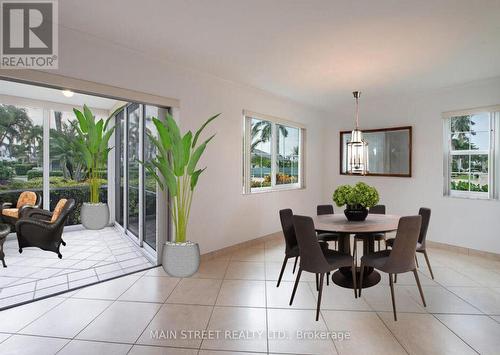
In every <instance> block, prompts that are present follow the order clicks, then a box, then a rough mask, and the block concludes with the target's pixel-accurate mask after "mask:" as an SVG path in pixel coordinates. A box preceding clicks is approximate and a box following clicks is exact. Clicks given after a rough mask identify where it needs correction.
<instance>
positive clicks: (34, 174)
mask: <svg viewBox="0 0 500 355" xmlns="http://www.w3.org/2000/svg"><path fill="white" fill-rule="evenodd" d="M26 175H27V176H28V180H33V179H35V178H41V177H43V171H42V170H40V169H31V170H30V171H28V172H27V173H26Z"/></svg>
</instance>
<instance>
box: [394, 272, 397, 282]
mask: <svg viewBox="0 0 500 355" xmlns="http://www.w3.org/2000/svg"><path fill="white" fill-rule="evenodd" d="M397 282H398V274H394V283H397Z"/></svg>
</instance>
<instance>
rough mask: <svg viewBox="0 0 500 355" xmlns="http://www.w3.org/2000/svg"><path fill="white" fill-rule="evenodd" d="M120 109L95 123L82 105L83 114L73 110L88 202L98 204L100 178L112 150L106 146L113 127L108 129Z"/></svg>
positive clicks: (87, 109)
mask: <svg viewBox="0 0 500 355" xmlns="http://www.w3.org/2000/svg"><path fill="white" fill-rule="evenodd" d="M121 109H122V107H120V108H119V109H117V110H116V111H115V112H113V113H112V114H111V116H109V117H108V118H107V119H106V120H103V119H100V120H98V121H96V117H95V116H94V114H93V113H92V111H90V109H89V108H88V107H87V105H83V112H81V111H80V110H77V109H76V108H74V109H73V112H74V113H75V116H76V118H77V120H78V125H76V126H75V129H76V131H77V133H78V136H77V140H76V145H77V146H78V148H79V150H80V152H81V154H82V156H83V161H84V163H85V166H86V168H87V174H88V182H89V186H90V202H91V203H99V202H100V201H99V190H100V188H101V184H102V176H103V173H104V170H105V168H106V162H107V160H108V154H109V152H110V151H111V150H112V149H113V148H110V147H109V146H108V143H109V139H110V138H111V135H112V134H113V131H114V130H115V127H114V126H113V127H108V125H109V122H110V120H111V118H112V117H113V116H114V115H115V114H116V113H117V112H118V111H119V110H121Z"/></svg>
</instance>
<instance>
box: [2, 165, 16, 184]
mask: <svg viewBox="0 0 500 355" xmlns="http://www.w3.org/2000/svg"><path fill="white" fill-rule="evenodd" d="M12 175H14V171H13V170H12V168H11V167H9V166H5V165H3V164H0V181H9V180H10V179H12Z"/></svg>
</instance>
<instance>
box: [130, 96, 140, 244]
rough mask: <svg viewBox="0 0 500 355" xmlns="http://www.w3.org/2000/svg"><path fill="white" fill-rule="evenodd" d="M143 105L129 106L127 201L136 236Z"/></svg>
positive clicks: (137, 234)
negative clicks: (140, 127)
mask: <svg viewBox="0 0 500 355" xmlns="http://www.w3.org/2000/svg"><path fill="white" fill-rule="evenodd" d="M141 109H142V105H138V104H132V105H129V106H128V107H127V116H128V119H127V135H128V141H127V152H128V154H127V174H128V178H127V181H128V184H127V188H128V192H127V194H128V203H127V222H128V223H127V230H129V231H130V232H131V233H132V234H133V235H135V236H136V237H140V235H139V217H140V216H139V214H140V213H139V212H140V209H139V202H140V201H139V191H140V189H139V187H140V186H139V176H140V171H141V170H142V167H141V166H140V164H139V160H142V158H141V156H140V153H141V152H140V129H139V124H140V121H141V116H142V114H141Z"/></svg>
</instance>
